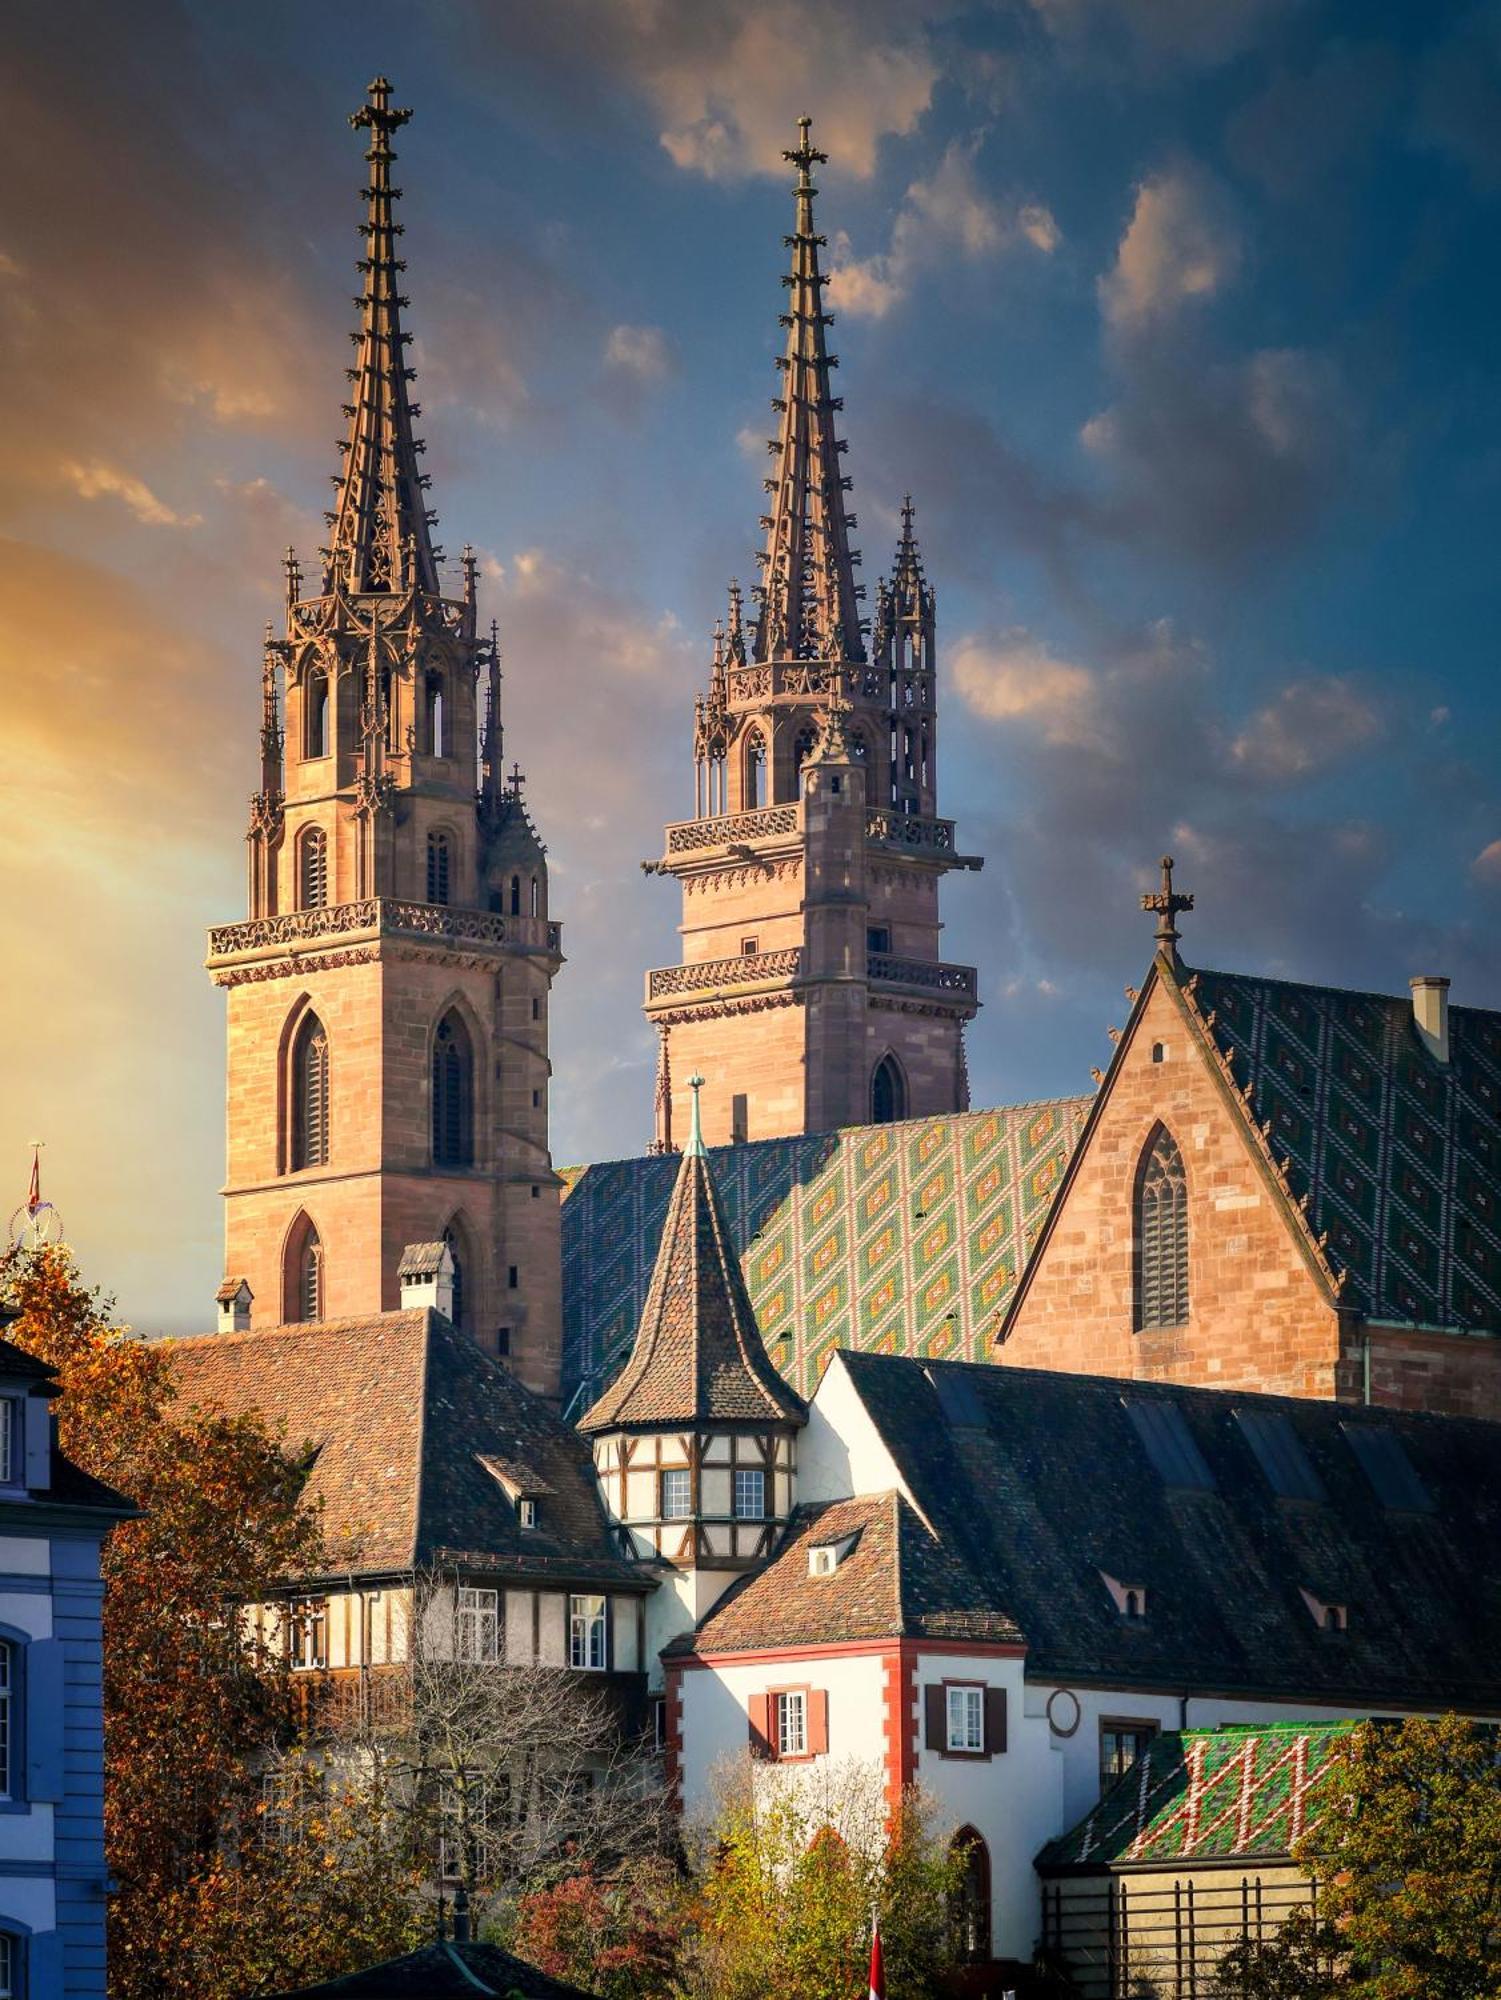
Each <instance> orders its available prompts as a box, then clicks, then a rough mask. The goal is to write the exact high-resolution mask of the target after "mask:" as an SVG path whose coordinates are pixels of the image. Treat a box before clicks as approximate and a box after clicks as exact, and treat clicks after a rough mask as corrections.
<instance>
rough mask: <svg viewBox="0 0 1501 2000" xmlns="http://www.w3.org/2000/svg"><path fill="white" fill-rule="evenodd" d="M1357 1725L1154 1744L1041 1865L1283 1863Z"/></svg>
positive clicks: (1305, 1725)
mask: <svg viewBox="0 0 1501 2000" xmlns="http://www.w3.org/2000/svg"><path fill="white" fill-rule="evenodd" d="M1354 1727H1355V1724H1354V1723H1353V1722H1295V1723H1285V1724H1280V1725H1276V1724H1264V1723H1256V1724H1253V1725H1247V1726H1244V1727H1239V1728H1233V1729H1186V1730H1182V1731H1176V1730H1175V1731H1171V1732H1169V1733H1167V1734H1165V1735H1162V1736H1157V1737H1154V1738H1153V1739H1152V1742H1151V1743H1150V1744H1149V1745H1148V1746H1147V1748H1146V1750H1145V1751H1144V1752H1143V1753H1142V1755H1141V1756H1140V1757H1139V1758H1138V1759H1137V1760H1136V1762H1135V1764H1133V1765H1132V1767H1131V1769H1130V1770H1129V1771H1127V1772H1126V1773H1125V1774H1124V1776H1122V1777H1120V1778H1117V1779H1116V1781H1115V1783H1114V1784H1113V1785H1112V1786H1111V1787H1110V1790H1109V1791H1108V1792H1106V1794H1105V1796H1104V1797H1103V1798H1102V1799H1101V1800H1100V1802H1099V1804H1098V1805H1097V1806H1095V1807H1094V1808H1093V1809H1092V1810H1091V1811H1090V1812H1088V1813H1086V1814H1085V1816H1084V1818H1083V1819H1082V1820H1080V1822H1079V1824H1078V1825H1077V1826H1076V1827H1074V1828H1072V1829H1071V1830H1070V1831H1069V1832H1068V1833H1066V1834H1064V1835H1063V1836H1062V1838H1061V1839H1058V1840H1053V1841H1049V1843H1048V1845H1047V1846H1046V1847H1045V1848H1044V1849H1043V1850H1042V1852H1041V1854H1039V1855H1038V1857H1037V1867H1038V1869H1039V1870H1040V1871H1041V1872H1042V1873H1043V1874H1051V1873H1054V1872H1063V1871H1069V1872H1073V1871H1076V1870H1078V1869H1080V1868H1103V1867H1106V1866H1108V1865H1109V1864H1111V1863H1114V1864H1116V1865H1121V1864H1129V1863H1133V1862H1154V1861H1155V1862H1165V1861H1242V1860H1244V1861H1253V1860H1268V1859H1272V1858H1274V1857H1282V1856H1286V1855H1288V1854H1290V1852H1291V1850H1292V1848H1293V1846H1294V1844H1295V1843H1296V1842H1297V1841H1298V1840H1300V1839H1301V1838H1302V1836H1303V1835H1304V1834H1305V1833H1306V1832H1307V1831H1308V1830H1309V1829H1310V1828H1311V1827H1314V1826H1317V1824H1318V1822H1319V1820H1320V1819H1322V1818H1323V1816H1324V1814H1325V1813H1326V1812H1327V1811H1328V1809H1329V1790H1328V1780H1329V1777H1330V1773H1331V1771H1332V1770H1333V1769H1334V1768H1335V1763H1334V1760H1335V1753H1336V1752H1337V1750H1338V1748H1339V1746H1340V1743H1341V1742H1342V1741H1343V1739H1344V1738H1345V1737H1346V1736H1348V1735H1349V1733H1350V1731H1351V1730H1352V1729H1353V1728H1354Z"/></svg>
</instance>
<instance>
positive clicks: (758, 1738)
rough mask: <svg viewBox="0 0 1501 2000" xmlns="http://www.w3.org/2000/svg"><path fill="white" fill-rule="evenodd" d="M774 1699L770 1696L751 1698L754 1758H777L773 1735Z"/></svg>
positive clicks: (755, 1695)
mask: <svg viewBox="0 0 1501 2000" xmlns="http://www.w3.org/2000/svg"><path fill="white" fill-rule="evenodd" d="M771 1707H772V1697H771V1696H770V1695H769V1694H753V1695H752V1696H751V1698H750V1753H751V1755H752V1756H753V1757H775V1756H776V1754H777V1753H776V1745H775V1744H774V1742H773V1741H772V1735H771V1721H772V1716H771Z"/></svg>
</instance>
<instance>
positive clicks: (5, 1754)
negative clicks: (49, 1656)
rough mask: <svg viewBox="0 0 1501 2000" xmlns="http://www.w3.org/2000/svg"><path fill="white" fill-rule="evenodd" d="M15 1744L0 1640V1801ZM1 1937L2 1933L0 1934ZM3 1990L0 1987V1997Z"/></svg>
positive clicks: (8, 1648) (8, 1791)
mask: <svg viewBox="0 0 1501 2000" xmlns="http://www.w3.org/2000/svg"><path fill="white" fill-rule="evenodd" d="M15 1743H16V1649H15V1647H14V1646H13V1645H11V1643H10V1642H9V1640H5V1639H0V1799H9V1798H13V1797H14V1796H15V1788H14V1783H13V1776H14V1774H13V1772H12V1769H11V1766H12V1763H13V1761H14V1757H15ZM0 1935H3V1933H0ZM3 1993H4V1988H3V1987H0V1995H3Z"/></svg>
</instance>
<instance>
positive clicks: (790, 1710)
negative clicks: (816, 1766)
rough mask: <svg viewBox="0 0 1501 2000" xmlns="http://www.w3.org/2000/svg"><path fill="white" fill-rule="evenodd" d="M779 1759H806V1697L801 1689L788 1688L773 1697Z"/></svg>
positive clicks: (773, 1719)
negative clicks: (783, 1692)
mask: <svg viewBox="0 0 1501 2000" xmlns="http://www.w3.org/2000/svg"><path fill="white" fill-rule="evenodd" d="M773 1700H774V1702H775V1704H776V1714H775V1715H774V1716H773V1718H772V1721H773V1723H774V1725H775V1728H776V1732H777V1734H776V1744H777V1755H778V1756H779V1757H806V1756H807V1754H808V1696H807V1693H806V1691H805V1690H804V1689H802V1688H790V1689H789V1690H788V1691H787V1692H786V1693H785V1694H779V1695H775V1696H773Z"/></svg>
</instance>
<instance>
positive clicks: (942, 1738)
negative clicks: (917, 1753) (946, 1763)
mask: <svg viewBox="0 0 1501 2000" xmlns="http://www.w3.org/2000/svg"><path fill="white" fill-rule="evenodd" d="M922 1707H923V1723H924V1728H923V1742H924V1743H925V1744H926V1745H927V1747H928V1749H930V1750H946V1749H947V1748H948V1741H949V1727H948V1702H947V1701H946V1699H945V1691H944V1688H943V1685H942V1683H941V1682H940V1683H938V1684H936V1685H934V1686H931V1687H925V1688H924V1689H923V1691H922Z"/></svg>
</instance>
